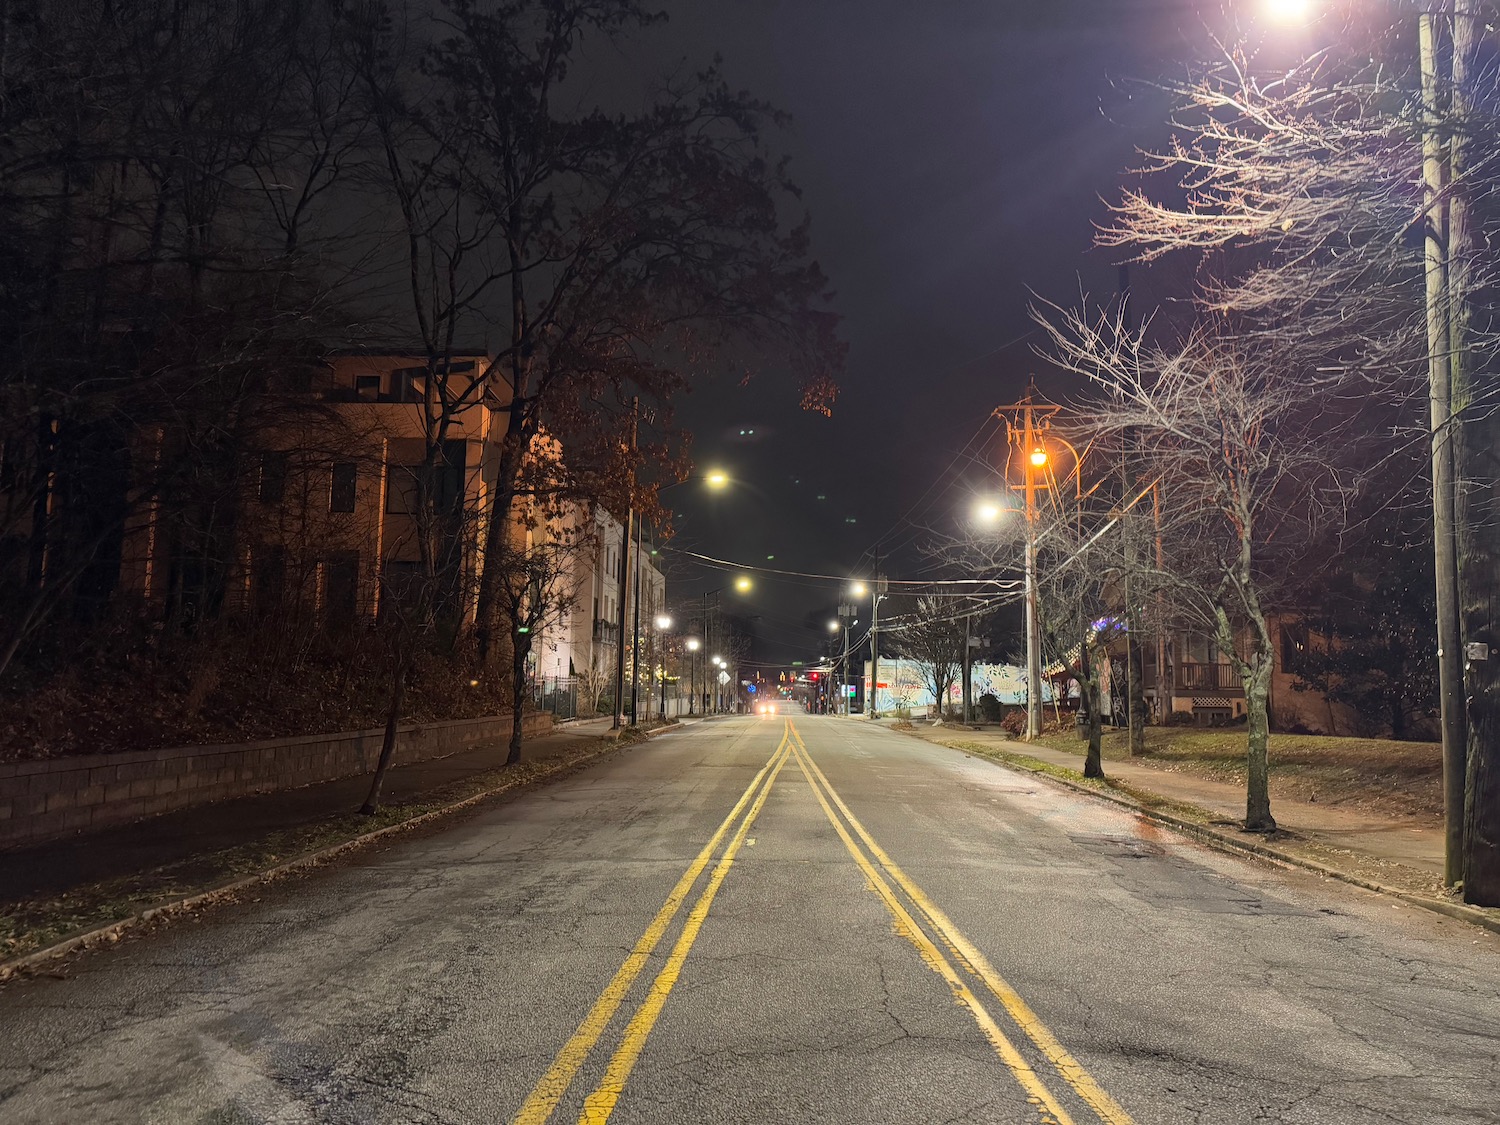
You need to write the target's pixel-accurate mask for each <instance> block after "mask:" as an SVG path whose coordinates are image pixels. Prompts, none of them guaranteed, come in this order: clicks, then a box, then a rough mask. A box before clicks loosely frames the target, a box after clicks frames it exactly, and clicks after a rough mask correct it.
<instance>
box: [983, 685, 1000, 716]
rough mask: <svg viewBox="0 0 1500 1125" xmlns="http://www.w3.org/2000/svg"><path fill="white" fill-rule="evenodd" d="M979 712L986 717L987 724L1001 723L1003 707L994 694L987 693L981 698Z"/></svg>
mask: <svg viewBox="0 0 1500 1125" xmlns="http://www.w3.org/2000/svg"><path fill="white" fill-rule="evenodd" d="M979 712H980V714H982V715H983V716H984V721H985V722H987V723H998V722H1000V715H1001V707H1000V699H999V697H998V696H996V695H995V694H994V693H993V692H988V691H987V692H985V693H984V694H983V695H981V696H980V697H979Z"/></svg>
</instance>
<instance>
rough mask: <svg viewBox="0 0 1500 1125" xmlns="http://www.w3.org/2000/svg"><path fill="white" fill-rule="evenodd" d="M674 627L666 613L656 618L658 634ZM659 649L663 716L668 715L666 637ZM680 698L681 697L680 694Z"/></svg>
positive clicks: (659, 642) (658, 643)
mask: <svg viewBox="0 0 1500 1125" xmlns="http://www.w3.org/2000/svg"><path fill="white" fill-rule="evenodd" d="M671 627H672V619H671V618H670V617H668V616H667V615H666V614H665V613H662V614H658V615H657V618H656V629H657V633H658V635H660V634H662V633H665V632H666V631H667V630H668V629H670V628H671ZM656 647H657V649H658V650H659V651H660V652H661V667H660V670H659V671H658V673H657V675H658V676H659V677H660V678H661V717H662V718H663V719H665V718H666V717H667V646H666V644H665V641H664V639H662V640H658V641H657V645H656ZM679 698H681V697H680V696H679Z"/></svg>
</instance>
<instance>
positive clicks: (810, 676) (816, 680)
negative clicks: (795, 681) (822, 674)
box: [807, 672, 818, 683]
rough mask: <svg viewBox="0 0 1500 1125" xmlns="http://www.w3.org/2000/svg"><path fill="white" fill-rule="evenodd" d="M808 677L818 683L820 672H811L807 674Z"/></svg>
mask: <svg viewBox="0 0 1500 1125" xmlns="http://www.w3.org/2000/svg"><path fill="white" fill-rule="evenodd" d="M807 678H808V679H809V680H811V681H812V682H813V683H817V682H818V674H817V673H816V672H809V673H808V674H807Z"/></svg>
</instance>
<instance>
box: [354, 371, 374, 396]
mask: <svg viewBox="0 0 1500 1125" xmlns="http://www.w3.org/2000/svg"><path fill="white" fill-rule="evenodd" d="M354 395H355V397H356V398H364V399H376V398H379V397H380V376H379V375H356V376H355V377H354Z"/></svg>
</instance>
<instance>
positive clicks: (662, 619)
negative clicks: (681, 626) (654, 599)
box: [656, 613, 672, 629]
mask: <svg viewBox="0 0 1500 1125" xmlns="http://www.w3.org/2000/svg"><path fill="white" fill-rule="evenodd" d="M656 627H657V628H658V629H670V628H671V627H672V619H671V618H670V617H668V616H667V615H666V614H665V613H661V614H658V615H657V617H656Z"/></svg>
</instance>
